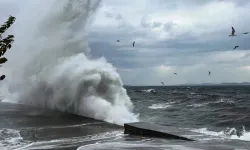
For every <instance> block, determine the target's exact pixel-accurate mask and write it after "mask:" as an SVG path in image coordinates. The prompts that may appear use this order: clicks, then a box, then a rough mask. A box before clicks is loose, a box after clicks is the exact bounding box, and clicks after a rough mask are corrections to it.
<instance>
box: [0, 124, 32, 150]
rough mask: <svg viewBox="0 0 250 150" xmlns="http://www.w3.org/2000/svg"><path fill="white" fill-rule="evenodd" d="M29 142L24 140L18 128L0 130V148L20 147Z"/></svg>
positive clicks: (6, 149) (5, 149) (2, 149)
mask: <svg viewBox="0 0 250 150" xmlns="http://www.w3.org/2000/svg"><path fill="white" fill-rule="evenodd" d="M27 143H29V142H27V141H26V142H25V141H24V140H23V138H22V137H21V135H20V133H19V131H18V130H14V129H1V130H0V149H1V150H9V149H15V148H18V147H22V146H23V145H26V144H27Z"/></svg>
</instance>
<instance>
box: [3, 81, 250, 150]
mask: <svg viewBox="0 0 250 150" xmlns="http://www.w3.org/2000/svg"><path fill="white" fill-rule="evenodd" d="M126 90H127V93H128V95H129V97H130V98H131V100H132V102H133V104H134V112H135V113H136V114H140V115H139V121H145V122H150V123H155V124H160V125H163V126H173V127H175V128H179V129H184V130H188V131H193V132H195V133H197V135H190V137H194V138H195V139H196V141H191V142H190V141H182V140H166V139H159V138H149V137H141V136H132V135H126V134H124V133H123V132H124V129H123V127H122V126H120V125H115V124H110V123H107V122H103V121H98V120H92V119H91V118H85V117H82V116H78V115H73V114H70V113H62V112H59V111H53V110H46V109H43V108H36V107H33V106H28V105H22V104H11V103H6V102H2V103H1V104H0V107H1V109H0V118H1V122H0V127H1V128H0V135H1V136H0V137H1V138H0V146H1V149H6V150H7V149H10V150H12V149H13V150H14V149H18V150H21V149H22V150H29V149H46V150H49V149H63V150H71V149H72V150H73V149H75V150H76V149H77V150H109V149H123V150H128V149H131V150H132V149H134V150H142V149H148V150H149V149H157V150H168V149H169V150H210V149H212V150H217V149H218V150H247V149H249V146H250V132H249V130H250V118H249V115H250V111H249V110H250V102H249V99H250V86H190V87H188V86H158V87H147V86H141V87H139V86H130V87H126ZM153 90H154V91H155V92H152V91H153ZM186 136H188V135H186Z"/></svg>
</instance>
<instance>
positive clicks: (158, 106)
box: [148, 103, 171, 109]
mask: <svg viewBox="0 0 250 150" xmlns="http://www.w3.org/2000/svg"><path fill="white" fill-rule="evenodd" d="M169 107H171V105H170V104H169V103H160V104H152V105H151V106H148V108H150V109H166V108H169Z"/></svg>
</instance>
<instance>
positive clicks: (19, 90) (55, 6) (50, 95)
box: [2, 0, 138, 125]
mask: <svg viewBox="0 0 250 150" xmlns="http://www.w3.org/2000/svg"><path fill="white" fill-rule="evenodd" d="M99 4H100V1H99V0H77V1H76V0H75V1H72V0H54V1H39V3H36V4H34V6H32V7H29V8H30V9H29V11H30V12H29V11H27V10H26V12H25V13H23V15H21V16H20V18H18V16H17V23H16V25H15V26H14V27H13V28H14V34H15V35H16V38H15V40H16V41H15V43H14V46H13V49H11V50H10V51H11V52H10V53H9V56H8V57H9V58H10V59H9V61H12V62H11V63H9V64H7V65H6V67H5V68H4V70H5V72H6V74H7V78H6V81H3V82H5V83H6V84H4V85H3V86H2V91H4V93H2V94H3V95H4V96H5V97H4V98H5V99H7V100H8V101H14V99H15V100H16V101H17V102H19V103H25V104H33V105H37V106H40V107H45V108H51V109H56V110H60V111H64V112H71V113H75V114H79V115H83V116H87V117H92V118H95V119H100V120H104V121H107V122H110V123H115V124H119V125H123V123H125V122H134V121H138V119H137V118H138V116H137V115H135V114H133V112H132V110H133V104H132V102H131V100H130V98H129V96H128V95H127V92H126V89H124V88H123V83H122V81H121V79H120V76H119V74H118V73H117V71H116V69H115V68H114V67H113V66H112V65H111V64H110V63H108V62H107V61H106V60H105V58H99V59H91V58H90V55H89V52H90V50H89V47H88V41H87V38H86V36H85V35H86V32H85V30H86V25H87V24H88V23H89V21H91V20H90V19H92V18H91V16H93V14H94V13H95V11H96V10H97V8H98V6H99ZM41 6H42V7H44V6H46V9H44V8H43V9H39V7H41ZM35 7H36V8H35ZM36 9H37V10H36ZM34 10H36V11H34ZM39 10H40V11H39ZM42 10H43V11H42ZM45 10H46V13H44V11H45ZM31 11H33V12H31ZM38 13H40V14H39V15H34V14H38ZM24 18H26V19H24ZM27 18H30V20H27ZM18 19H19V22H18ZM22 19H23V20H22ZM25 25H27V26H29V28H27V27H23V28H21V27H20V26H25ZM6 87H7V88H8V89H4V88H6ZM13 95H14V97H13ZM10 99H11V100H10Z"/></svg>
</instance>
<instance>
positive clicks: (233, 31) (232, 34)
mask: <svg viewBox="0 0 250 150" xmlns="http://www.w3.org/2000/svg"><path fill="white" fill-rule="evenodd" d="M234 33H235V30H234V27H232V33H231V34H230V35H229V36H236V35H235V34H234Z"/></svg>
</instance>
